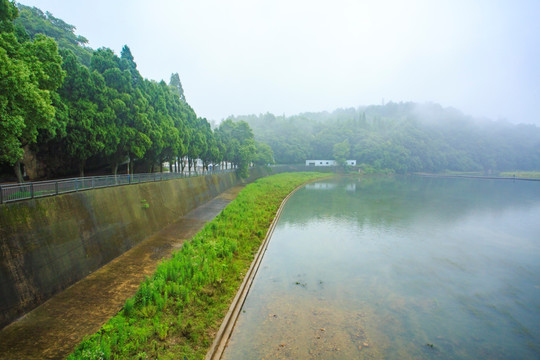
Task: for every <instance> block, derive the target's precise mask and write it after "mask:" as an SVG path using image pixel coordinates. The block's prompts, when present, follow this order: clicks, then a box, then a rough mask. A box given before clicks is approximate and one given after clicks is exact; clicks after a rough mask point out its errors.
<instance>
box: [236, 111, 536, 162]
mask: <svg viewBox="0 0 540 360" xmlns="http://www.w3.org/2000/svg"><path fill="white" fill-rule="evenodd" d="M232 119H233V120H234V121H246V122H247V123H248V124H249V125H250V126H251V127H252V128H253V131H254V133H255V139H256V140H258V141H261V142H264V143H266V144H268V145H270V147H271V148H272V150H273V151H274V157H275V161H276V162H277V163H304V162H305V160H306V159H336V160H338V161H343V160H344V159H345V158H347V159H355V160H357V163H358V164H362V166H363V167H364V169H366V170H383V169H390V170H393V171H395V172H397V173H405V172H440V171H445V170H450V171H483V172H487V173H489V172H499V171H513V170H517V169H520V170H538V169H539V168H540V128H538V127H536V126H534V125H513V124H510V123H508V122H505V121H490V120H482V119H474V118H471V117H469V116H466V115H464V114H462V113H461V112H459V111H457V110H455V109H452V108H443V107H441V106H440V105H438V104H432V103H428V104H416V103H392V102H391V103H388V104H386V105H381V106H367V107H359V108H356V109H355V108H350V109H339V110H336V111H334V112H332V113H328V112H321V113H304V114H300V115H295V116H290V117H284V116H275V115H272V114H269V113H268V114H262V115H259V116H256V115H250V116H238V117H234V118H232Z"/></svg>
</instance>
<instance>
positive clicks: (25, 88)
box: [0, 0, 64, 182]
mask: <svg viewBox="0 0 540 360" xmlns="http://www.w3.org/2000/svg"><path fill="white" fill-rule="evenodd" d="M0 10H2V11H1V12H0V14H1V15H0V31H1V32H0V74H2V76H0V104H1V106H0V118H1V119H2V120H1V122H0V161H2V162H7V163H9V164H11V165H14V166H15V173H16V175H17V179H18V181H19V182H22V174H21V169H20V161H21V159H22V156H23V147H24V146H25V145H28V144H31V143H34V142H36V140H37V135H38V130H39V129H42V128H46V127H47V126H48V125H49V124H50V123H51V122H52V121H53V119H54V111H55V109H54V107H53V106H52V101H51V91H54V90H55V89H56V88H58V87H59V86H60V85H61V84H62V80H63V77H64V72H63V71H62V67H61V64H62V59H61V57H60V56H59V55H58V49H57V46H56V42H54V40H52V39H51V38H47V37H45V36H43V35H38V36H36V38H35V39H34V40H33V41H26V42H23V43H19V41H18V39H17V37H16V35H15V33H14V32H13V25H12V21H13V19H14V18H15V17H16V16H17V14H18V12H17V9H16V8H15V6H14V5H13V4H12V3H11V2H9V1H8V0H0Z"/></svg>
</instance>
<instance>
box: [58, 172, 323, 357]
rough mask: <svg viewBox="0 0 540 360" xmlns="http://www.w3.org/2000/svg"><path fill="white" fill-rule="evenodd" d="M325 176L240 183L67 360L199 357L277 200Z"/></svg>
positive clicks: (291, 175) (290, 175) (302, 175)
mask: <svg viewBox="0 0 540 360" xmlns="http://www.w3.org/2000/svg"><path fill="white" fill-rule="evenodd" d="M327 176H329V175H328V174H321V173H311V172H310V173H286V174H278V175H274V176H271V177H267V178H262V179H259V180H258V181H256V182H255V183H253V184H250V185H248V186H246V188H245V189H244V190H242V191H241V192H240V194H239V195H238V197H237V198H236V199H235V200H234V201H233V202H232V203H231V204H229V206H227V207H226V208H225V209H224V210H223V211H222V212H221V214H220V215H218V216H217V217H216V218H215V219H214V220H213V221H211V222H210V223H208V224H207V225H206V226H205V227H204V228H203V229H202V230H201V231H200V232H199V233H198V234H197V235H196V236H195V237H194V238H193V239H192V240H191V241H190V242H186V243H185V244H184V245H183V247H182V248H181V249H180V250H179V251H177V252H175V253H174V254H173V255H172V257H171V258H170V259H169V260H166V261H164V262H163V263H161V264H160V265H159V266H158V268H157V270H156V272H155V273H154V275H153V276H152V277H151V278H147V279H146V280H145V281H144V282H143V283H142V284H141V286H140V288H139V290H138V291H137V293H136V294H135V296H133V297H132V298H130V299H128V300H127V301H126V303H125V305H124V307H123V309H122V310H121V311H120V312H119V313H118V314H117V315H116V316H115V317H113V318H112V319H110V320H109V321H108V322H107V323H106V324H105V325H103V327H102V328H101V330H100V331H99V332H97V333H96V334H94V335H91V336H89V337H87V338H86V339H85V340H84V341H83V342H82V343H81V344H79V346H78V347H77V348H76V349H75V351H74V352H73V353H72V354H71V355H70V356H69V358H68V359H157V358H159V359H203V358H204V356H205V355H206V352H207V350H208V348H209V347H210V345H211V344H212V341H213V338H214V335H215V334H216V332H217V330H218V328H219V326H220V324H221V321H222V319H223V317H224V316H225V313H226V312H227V310H228V307H229V305H230V303H231V302H232V299H233V298H234V295H235V294H236V291H237V289H238V288H239V286H240V283H241V282H242V279H243V277H244V274H245V273H246V272H247V270H248V268H249V266H250V264H251V261H252V260H253V257H254V255H255V253H256V252H257V250H258V248H259V246H260V244H261V242H262V240H263V239H264V236H265V235H266V231H267V229H268V227H269V226H270V223H271V222H272V219H273V218H274V215H275V213H276V211H277V209H278V208H279V205H280V204H281V201H282V200H283V199H284V198H285V197H286V196H287V194H289V193H290V192H291V191H292V190H294V189H295V188H296V187H297V186H299V185H300V184H302V183H305V182H307V181H310V180H313V179H316V178H322V177H327Z"/></svg>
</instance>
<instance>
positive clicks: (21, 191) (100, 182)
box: [0, 169, 235, 204]
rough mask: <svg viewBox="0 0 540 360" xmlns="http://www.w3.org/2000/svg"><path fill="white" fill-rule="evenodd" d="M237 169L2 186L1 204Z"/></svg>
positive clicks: (0, 193)
mask: <svg viewBox="0 0 540 360" xmlns="http://www.w3.org/2000/svg"><path fill="white" fill-rule="evenodd" d="M232 171H235V169H226V170H210V171H206V170H205V171H198V172H195V171H193V172H183V173H182V172H180V173H174V172H173V173H149V174H134V175H116V176H115V175H108V176H90V177H79V178H71V179H61V180H47V181H34V182H28V183H23V184H10V185H0V204H4V203H8V202H14V201H20V200H28V199H35V198H41V197H46V196H54V195H60V194H65V193H70V192H77V191H83V190H90V189H98V188H104V187H111V186H120V185H129V184H140V183H145V182H154V181H163V180H171V179H178V178H185V177H193V176H201V175H209V174H219V173H225V172H232Z"/></svg>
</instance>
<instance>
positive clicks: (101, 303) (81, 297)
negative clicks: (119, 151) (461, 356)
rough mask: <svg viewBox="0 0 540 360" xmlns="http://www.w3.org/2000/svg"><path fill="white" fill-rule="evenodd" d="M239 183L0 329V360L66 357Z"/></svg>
mask: <svg viewBox="0 0 540 360" xmlns="http://www.w3.org/2000/svg"><path fill="white" fill-rule="evenodd" d="M241 189H242V187H241V186H238V187H234V188H232V189H229V190H228V191H226V192H224V193H223V194H221V195H219V196H218V197H216V198H214V199H213V200H211V201H209V202H207V203H206V204H204V205H201V206H199V207H198V208H196V209H194V210H193V211H191V212H190V213H188V214H186V215H185V216H183V217H182V218H180V219H179V220H178V221H177V222H176V223H174V224H171V225H169V226H167V227H166V228H164V229H163V230H161V231H160V232H158V233H156V234H154V235H152V236H150V237H148V238H147V239H145V240H144V241H142V242H141V243H139V244H138V245H136V246H135V247H133V248H132V249H130V250H129V251H127V252H126V253H124V254H122V255H121V256H119V257H117V258H116V259H114V260H113V261H111V262H110V263H108V264H106V265H105V266H103V267H102V268H100V269H99V270H97V271H95V272H93V273H92V274H90V275H88V276H87V277H85V278H84V279H82V280H80V281H79V282H77V283H75V284H74V285H72V286H70V287H69V288H67V289H66V290H64V291H62V292H61V293H59V294H57V295H55V296H54V297H52V298H51V299H49V300H48V301H47V302H45V303H44V304H42V305H40V306H39V307H37V308H36V309H34V310H33V311H31V312H29V313H28V314H26V315H25V316H23V317H22V318H20V319H18V320H16V321H15V322H13V323H11V324H10V325H8V326H6V327H5V328H4V329H2V330H0V359H17V360H19V359H63V358H65V357H66V356H67V355H69V354H70V353H71V352H72V351H73V349H74V348H75V346H76V345H77V344H78V343H79V342H81V340H82V339H83V337H84V336H86V335H88V334H93V333H95V332H96V331H98V330H99V329H100V328H101V326H102V325H103V324H104V323H105V322H106V321H107V320H109V319H110V318H111V317H112V316H114V315H115V314H116V313H117V312H118V311H119V310H120V309H121V308H122V306H123V305H124V303H125V301H126V299H128V298H129V297H131V296H133V295H134V294H135V292H136V291H137V289H138V287H139V284H140V283H141V281H142V280H144V278H145V276H149V275H151V274H152V273H153V272H154V271H155V269H156V267H157V265H158V263H159V262H160V261H161V259H162V258H163V257H168V256H170V254H171V252H172V251H173V250H174V249H177V248H179V247H181V245H182V243H183V242H184V241H185V240H189V239H191V238H192V237H193V235H195V234H196V233H197V232H198V231H199V230H200V229H201V228H202V227H203V226H204V224H205V223H206V222H208V221H210V220H212V219H213V218H214V217H215V216H217V215H218V214H219V213H220V212H221V210H223V208H225V206H227V204H229V203H230V202H231V201H232V200H233V199H234V198H236V196H237V195H238V193H239V192H240V190H241Z"/></svg>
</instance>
